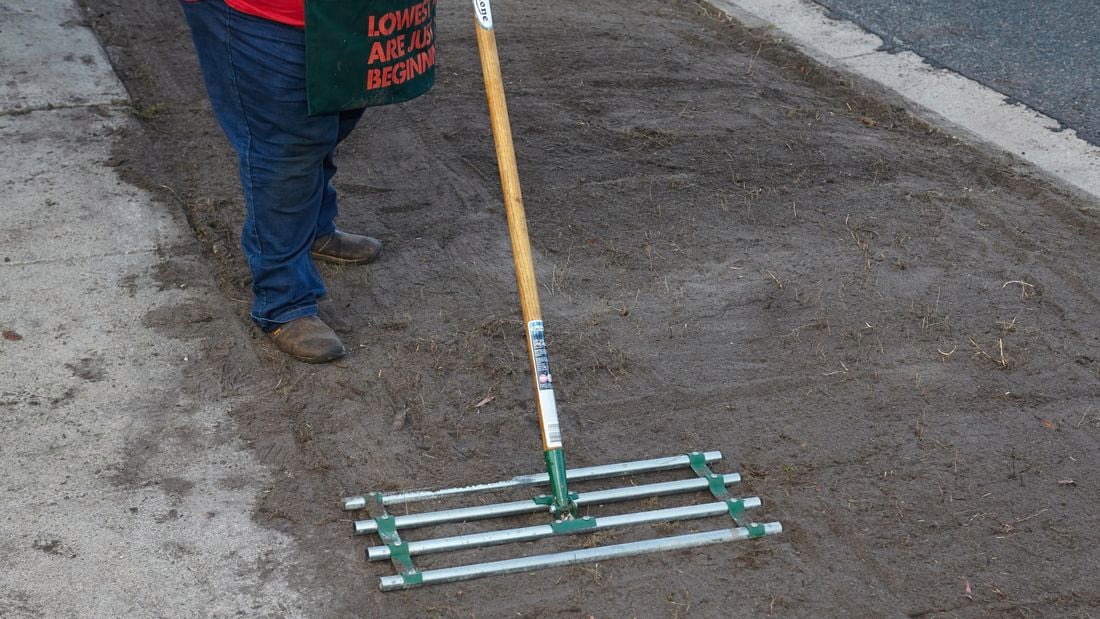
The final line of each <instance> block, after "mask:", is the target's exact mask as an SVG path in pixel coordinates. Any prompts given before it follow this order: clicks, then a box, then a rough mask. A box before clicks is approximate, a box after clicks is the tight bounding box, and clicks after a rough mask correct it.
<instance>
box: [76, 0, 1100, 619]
mask: <svg viewBox="0 0 1100 619" xmlns="http://www.w3.org/2000/svg"><path fill="white" fill-rule="evenodd" d="M82 1H83V3H84V5H85V9H86V12H87V16H88V19H89V21H90V22H91V23H92V24H93V25H94V27H95V28H96V30H97V32H98V33H99V35H100V37H101V39H102V41H103V42H104V44H105V45H106V46H107V48H108V50H109V53H110V55H111V58H112V60H113V62H114V63H115V66H116V69H117V70H118V72H119V73H120V75H121V76H122V78H123V80H124V81H125V83H126V85H127V87H128V88H129V90H130V93H131V95H132V97H133V100H134V113H135V115H136V116H137V117H138V118H140V119H141V120H142V126H143V131H142V132H140V133H134V134H132V135H128V136H122V138H121V141H120V143H119V146H118V151H117V159H118V161H116V162H115V163H117V164H118V166H119V168H120V169H122V170H123V171H124V172H125V174H126V175H127V177H128V178H129V179H130V180H131V181H132V182H135V183H138V184H141V185H143V186H145V187H148V188H150V189H151V190H153V191H155V192H156V194H157V195H158V196H160V197H161V198H162V199H163V201H164V204H165V208H179V207H181V206H182V208H184V209H185V210H186V212H187V214H188V217H189V218H190V222H191V225H192V227H193V228H194V231H195V234H196V236H197V238H198V239H199V240H200V241H201V243H202V246H203V247H204V248H205V251H206V254H207V255H206V260H207V262H208V264H209V266H210V271H209V272H207V273H195V272H180V273H174V272H171V271H172V269H171V268H168V269H166V272H165V273H163V274H162V276H163V277H164V279H165V281H166V282H171V283H173V284H174V283H176V282H180V281H183V282H186V281H188V280H189V279H195V278H200V279H201V278H207V279H209V278H210V277H212V275H211V273H214V274H215V276H216V277H217V279H218V281H219V283H220V286H221V289H222V291H223V292H224V306H220V307H186V308H180V311H179V312H178V314H168V313H165V312H161V313H159V314H157V315H151V316H148V317H146V318H145V320H146V323H147V324H152V325H156V326H159V327H160V328H164V329H166V330H170V331H172V332H174V333H177V334H178V335H179V337H203V338H205V339H206V340H207V341H208V347H207V348H208V350H207V353H206V355H205V356H204V358H203V359H201V360H200V361H199V363H197V364H196V369H195V370H194V371H193V372H192V373H191V374H190V375H189V376H188V378H187V380H188V385H189V389H191V391H192V392H193V395H194V397H196V398H208V399H220V398H233V399H234V400H235V401H239V402H243V404H242V405H240V406H238V407H237V408H236V410H235V412H234V416H235V419H236V421H237V423H238V424H239V427H240V432H241V434H242V435H243V437H244V438H245V439H246V440H247V441H248V442H249V444H250V445H252V447H253V448H254V449H255V452H256V454H257V456H258V458H260V459H261V460H262V461H263V462H264V463H265V464H266V465H267V466H269V467H271V468H272V469H273V470H274V471H276V474H275V475H274V476H273V478H272V480H271V485H270V488H269V490H268V491H267V492H265V493H264V494H263V495H262V496H261V497H260V498H259V508H258V511H257V513H256V515H255V517H256V519H257V520H258V521H260V522H262V523H264V524H265V525H267V526H269V527H271V528H272V529H275V530H278V531H281V532H284V533H286V534H289V535H291V536H293V537H294V538H295V539H296V540H297V541H298V543H299V547H300V549H301V553H302V556H301V558H300V564H299V565H297V566H295V570H296V573H297V575H298V576H297V582H295V586H297V587H300V588H301V590H302V591H303V592H305V593H306V599H308V600H310V604H311V606H309V607H308V608H303V609H299V611H298V612H302V613H304V614H307V615H311V616H341V615H345V616H346V615H356V614H358V615H364V616H371V617H404V616H409V617H421V616H445V617H452V616H453V617H466V616H486V617H497V616H526V617H549V616H588V615H591V616H595V617H627V616H639V617H670V616H699V617H725V616H749V615H753V616H760V615H771V614H774V615H782V616H803V617H823V616H841V615H852V616H861V617H870V616H876V617H877V616H904V615H908V616H921V617H935V616H978V615H986V614H994V615H998V616H1057V617H1087V616H1096V615H1097V614H1100V589H1098V588H1097V586H1096V576H1095V574H1096V573H1097V570H1098V569H1100V550H1098V543H1100V517H1098V515H1097V507H1096V506H1097V505H1100V489H1098V485H1097V481H1096V480H1097V476H1096V471H1097V470H1098V469H1100V442H1098V441H1100V399H1098V395H1100V312H1098V311H1097V308H1098V294H1100V253H1098V252H1097V250H1096V247H1097V243H1098V240H1100V211H1098V210H1097V205H1095V204H1091V203H1088V202H1086V201H1083V200H1081V199H1078V198H1076V197H1074V196H1072V195H1070V194H1068V193H1066V192H1064V191H1063V190H1060V189H1058V188H1056V187H1054V186H1052V185H1050V184H1049V183H1048V182H1047V181H1046V180H1045V179H1044V178H1042V177H1040V176H1038V175H1037V174H1036V173H1034V172H1032V171H1031V170H1030V169H1028V168H1026V167H1024V166H1022V165H1021V164H1019V163H1018V162H1017V161H1016V160H1014V159H1013V158H1012V157H1011V156H1009V155H1006V154H1002V153H993V152H987V151H984V150H983V149H981V148H979V147H975V146H973V145H969V144H966V143H964V142H962V141H959V140H956V139H954V138H952V137H951V136H949V135H947V134H945V133H943V132H941V131H939V130H937V129H934V128H931V127H929V126H927V125H925V124H924V123H922V122H919V121H917V120H915V119H914V118H913V117H912V116H910V115H909V114H908V113H907V112H906V110H904V109H902V108H900V107H896V106H894V105H892V104H890V103H889V102H888V99H886V98H884V97H883V96H882V95H880V94H876V93H874V92H866V91H865V90H864V89H863V88H862V87H861V86H859V85H858V84H852V83H851V82H850V80H848V79H847V78H845V77H844V76H841V75H837V74H835V73H833V72H831V71H829V70H827V69H824V68H822V67H820V66H818V65H816V64H815V63H813V62H812V61H809V60H807V59H806V58H805V57H803V56H801V55H799V54H798V53H796V52H794V51H792V50H791V49H790V48H789V47H787V46H786V45H785V44H783V42H782V41H778V40H776V39H775V38H774V37H773V36H772V35H770V34H769V33H767V32H754V31H749V30H746V29H745V28H743V27H741V26H740V25H738V24H736V23H731V22H729V21H727V20H726V19H724V18H723V17H721V16H719V15H717V14H715V13H714V12H712V11H708V10H706V9H705V8H703V7H702V6H701V5H697V4H695V3H693V2H689V1H687V0H671V1H665V0H636V1H632V2H626V3H624V2H612V1H610V0H588V1H585V2H581V1H578V0H565V1H563V2H557V3H553V4H539V3H505V2H502V3H500V6H498V7H497V8H496V11H497V22H498V28H499V34H498V36H499V40H500V48H501V53H502V56H503V64H504V73H505V76H506V81H507V85H506V88H507V92H508V96H509V104H510V108H511V114H512V120H513V129H514V132H515V134H516V139H517V149H518V157H519V161H520V166H521V176H522V178H523V182H524V188H525V198H526V203H527V207H528V216H529V219H530V228H531V234H532V238H533V243H534V248H535V261H536V264H537V266H538V270H539V277H540V282H541V290H542V300H543V306H544V313H545V315H546V321H547V329H548V335H549V338H550V351H551V358H552V362H553V363H554V369H555V374H556V377H557V382H558V383H559V401H560V405H561V407H562V411H563V425H564V432H565V436H566V440H567V445H568V447H567V452H568V454H569V462H570V465H572V466H584V465H592V464H599V463H605V462H615V461H622V460H631V459H638V458H646V457H656V456H661V455H668V454H674V453H682V452H685V451H690V450H694V449H720V450H722V451H723V452H725V454H726V461H725V464H723V465H721V466H718V467H716V468H717V469H718V470H720V471H730V470H736V471H740V472H741V473H742V474H743V475H744V477H745V481H744V483H743V484H742V486H741V487H740V489H739V490H738V492H739V493H741V494H743V495H758V496H760V497H761V498H762V499H763V501H764V507H763V508H762V509H761V510H759V513H758V515H757V518H759V519H760V520H779V521H781V522H782V523H783V525H784V527H785V528H786V531H785V532H784V533H783V534H782V535H781V536H778V537H773V538H767V539H764V540H760V541H756V542H751V543H742V544H739V545H736V544H735V545H731V546H719V547H709V548H703V549H697V550H691V551H681V552H675V553H670V554H666V555H659V556H652V557H646V558H636V559H628V560H621V561H614V562H608V563H604V564H600V565H598V566H586V567H577V568H564V569H556V570H551V571H548V572H542V573H536V574H529V575H519V576H513V577H508V578H499V579H489V580H481V581H475V582H470V583H463V584H456V585H445V586H440V587H436V588H429V589H425V590H417V591H411V592H404V593H394V594H381V593H379V592H377V590H376V588H375V586H376V579H377V578H378V577H379V576H380V575H384V574H389V573H391V567H390V566H389V565H375V564H368V563H366V562H365V561H364V559H363V555H362V553H363V549H364V548H365V546H366V545H367V542H366V540H364V539H360V538H352V537H351V536H350V524H349V520H348V516H347V515H345V514H344V513H342V512H341V511H339V510H338V509H337V507H336V500H337V499H338V498H339V497H341V496H344V495H346V494H350V493H355V492H359V491H362V490H366V489H380V490H391V489H397V488H411V487H423V486H450V485H464V484H468V483H474V482H480V481H490V480H495V479H502V478H507V477H511V476H512V475H516V474H520V473H528V472H535V471H537V470H538V469H539V468H540V466H541V454H540V451H539V444H538V431H537V428H536V424H535V421H534V412H533V407H532V404H531V396H530V393H529V390H530V383H529V380H528V378H527V374H526V356H525V351H524V343H523V330H522V327H521V321H520V318H519V313H518V305H517V302H516V292H515V283H514V278H513V274H512V271H511V269H512V267H511V258H510V250H509V245H508V240H507V234H506V229H505V225H504V221H503V215H502V208H501V204H500V199H499V185H498V177H497V171H496V162H495V160H494V155H493V150H492V145H491V136H490V134H489V130H488V119H487V113H486V106H485V101H484V95H483V91H482V84H481V76H480V69H479V65H478V61H477V57H476V45H475V43H474V38H473V28H472V23H471V19H470V15H469V7H468V6H466V5H465V4H463V3H453V4H450V3H448V4H442V5H441V6H440V24H439V42H440V46H441V47H440V62H441V65H440V72H439V80H438V84H437V86H436V88H435V90H434V91H433V92H432V93H430V94H429V95H428V96H426V97H424V98H422V99H420V100H417V101H414V102H411V103H409V104H406V105H400V106H394V107H388V108H379V109H372V110H370V111H369V113H368V114H367V115H366V117H365V118H364V120H363V123H362V124H361V125H360V128H359V129H358V131H357V132H356V134H355V135H354V136H353V137H352V138H351V139H350V140H349V141H348V142H347V143H346V145H345V146H344V147H343V148H342V150H341V152H340V153H339V163H340V164H341V172H340V174H339V175H338V179H337V186H338V188H339V190H340V191H341V196H342V200H343V202H342V214H341V217H340V224H341V226H342V227H343V228H345V229H348V230H352V231H367V232H370V233H372V234H375V235H377V236H380V237H381V238H383V239H384V240H385V242H386V243H387V248H386V253H385V254H384V259H383V260H381V261H380V262H378V263H377V264H375V265H371V266H369V267H356V268H332V267H325V268H324V274H325V276H326V278H327V281H328V283H329V289H330V298H329V299H328V300H327V301H325V303H324V307H323V313H324V316H325V317H326V318H328V319H329V320H330V321H331V322H332V324H334V326H335V327H336V328H337V330H338V332H339V333H340V334H341V336H342V337H343V338H344V339H345V341H346V343H347V344H348V346H349V348H350V349H351V354H350V355H349V356H348V357H347V358H346V359H345V360H343V361H342V362H340V363H338V364H333V365H329V366H324V367H311V366H306V365H302V364H298V363H293V362H287V361H285V360H284V359H283V358H281V357H280V356H279V355H278V354H277V353H276V352H274V351H273V350H272V349H271V348H270V347H269V345H268V344H267V343H266V342H265V341H264V339H263V337H262V336H261V335H260V334H258V333H256V332H255V330H253V329H251V327H250V326H249V323H248V319H247V307H248V295H249V292H248V273H247V270H246V268H245V263H244V261H243V260H242V259H241V256H240V250H239V247H238V229H239V227H240V224H241V220H242V207H241V197H240V190H239V186H238V180H237V175H236V166H235V162H234V159H233V156H232V153H231V151H230V149H229V147H228V145H227V143H226V142H225V140H224V139H223V137H222V136H221V133H220V131H219V129H218V128H217V126H216V125H215V123H214V121H213V119H212V116H211V114H210V111H209V107H208V104H207V102H206V98H205V93H204V90H203V86H202V82H201V79H200V76H199V73H198V71H197V68H196V64H195V60H194V54H193V51H192V49H191V44H190V40H189V38H188V34H187V31H186V28H185V26H184V24H183V21H182V16H181V15H180V12H179V8H178V6H176V3H174V2H170V1H168V0H161V1H158V2H128V1H124V0H82ZM226 312H235V313H236V314H237V315H239V316H240V325H241V328H240V329H239V330H237V331H234V332H230V333H226V332H213V331H212V330H211V329H213V327H212V326H211V325H213V324H216V321H213V322H212V321H211V320H210V317H211V316H212V315H222V314H224V313H226ZM74 371H78V369H74ZM490 396H491V397H492V398H493V399H492V400H491V402H489V403H487V404H484V405H482V406H480V407H478V406H476V405H477V404H478V403H479V402H480V401H482V400H483V399H486V398H488V397H490ZM162 438H163V437H158V436H157V435H156V434H155V432H154V433H153V434H152V435H150V436H146V437H142V438H141V439H140V440H139V441H138V444H139V446H140V449H135V454H136V455H135V461H134V463H133V466H135V467H140V463H141V458H142V457H143V456H142V454H148V453H149V451H150V450H155V449H157V446H158V444H159V443H160V442H161V441H162ZM120 483H121V482H120ZM692 498H693V499H694V500H701V497H692ZM716 523H717V524H716ZM708 526H709V527H715V526H721V524H720V523H718V521H708V522H705V523H697V524H681V525H679V526H676V527H663V528H658V529H657V530H658V531H661V532H671V531H687V530H694V529H696V528H701V527H708ZM629 538H630V534H622V535H619V536H613V537H611V538H605V539H603V540H601V541H617V540H621V539H629ZM573 541H574V542H575V543H576V542H577V540H573ZM567 546H568V545H567V544H566V545H563V544H561V543H551V544H548V545H547V546H541V548H547V547H549V548H558V547H567ZM534 551H535V547H533V546H522V547H520V548H511V549H505V550H501V549H494V550H485V551H479V552H476V553H469V554H468V555H466V556H465V558H466V559H472V558H479V559H487V558H493V557H500V556H508V555H514V554H516V553H517V552H518V553H530V552H534ZM447 562H448V561H447V560H446V559H441V558H430V559H427V558H426V559H425V560H424V565H425V566H431V565H442V564H446V563H447Z"/></svg>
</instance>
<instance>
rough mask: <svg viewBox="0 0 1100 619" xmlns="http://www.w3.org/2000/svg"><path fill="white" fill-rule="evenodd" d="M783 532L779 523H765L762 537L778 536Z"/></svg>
mask: <svg viewBox="0 0 1100 619" xmlns="http://www.w3.org/2000/svg"><path fill="white" fill-rule="evenodd" d="M782 532H783V524H782V523H780V522H765V523H764V535H778V534H779V533H782Z"/></svg>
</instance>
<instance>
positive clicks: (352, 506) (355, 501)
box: [343, 496, 367, 512]
mask: <svg viewBox="0 0 1100 619" xmlns="http://www.w3.org/2000/svg"><path fill="white" fill-rule="evenodd" d="M343 503H344V511H346V512H353V511H355V510H357V509H366V508H367V497H365V496H349V497H347V498H345V499H344V501H343Z"/></svg>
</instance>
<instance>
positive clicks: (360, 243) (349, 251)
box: [310, 230, 382, 264]
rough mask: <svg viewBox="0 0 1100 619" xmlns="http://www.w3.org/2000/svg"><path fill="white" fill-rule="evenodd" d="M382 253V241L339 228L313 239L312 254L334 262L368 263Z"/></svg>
mask: <svg viewBox="0 0 1100 619" xmlns="http://www.w3.org/2000/svg"><path fill="white" fill-rule="evenodd" d="M380 253H382V241H379V240H378V239H375V238H371V237H369V236H363V235H361V234H350V233H347V232H341V231H339V230H337V231H335V232H333V233H332V234H329V235H327V236H322V237H320V238H318V239H317V240H315V241H313V246H312V247H310V255H312V256H313V257H314V258H315V259H317V260H320V261H322V262H331V263H333V264H366V263H368V262H372V261H374V259H375V258H377V257H378V254H380Z"/></svg>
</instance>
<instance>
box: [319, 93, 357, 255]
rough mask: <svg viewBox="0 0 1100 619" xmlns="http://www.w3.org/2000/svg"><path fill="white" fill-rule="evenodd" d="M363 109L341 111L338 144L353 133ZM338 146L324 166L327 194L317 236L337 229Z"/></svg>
mask: <svg viewBox="0 0 1100 619" xmlns="http://www.w3.org/2000/svg"><path fill="white" fill-rule="evenodd" d="M363 111H364V110H363V109H362V108H360V109H357V110H347V111H345V112H340V132H339V134H338V135H337V137H336V144H337V145H338V144H340V142H343V141H344V139H345V138H347V137H348V136H349V135H351V132H352V130H354V129H355V125H356V124H358V123H359V119H360V118H362V117H363ZM335 155H336V147H335V146H333V148H332V150H330V151H329V152H328V153H327V154H326V155H325V160H324V162H323V166H324V169H325V194H324V197H323V198H322V200H321V212H320V214H319V216H318V218H317V238H321V237H325V236H328V235H330V234H332V233H333V232H335V231H336V221H335V220H336V215H337V214H338V212H339V209H338V206H337V203H336V188H335V187H333V186H332V179H333V177H334V176H336V162H335V161H334V157H335Z"/></svg>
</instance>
